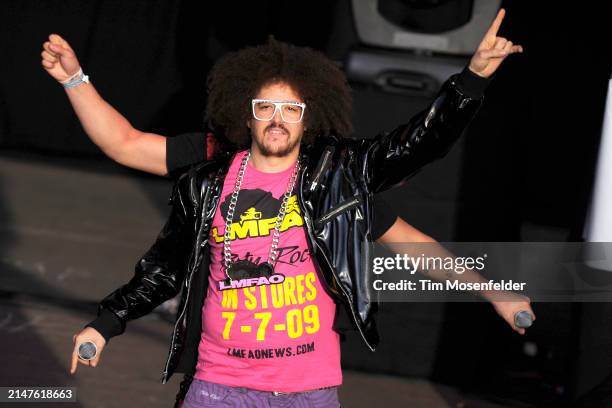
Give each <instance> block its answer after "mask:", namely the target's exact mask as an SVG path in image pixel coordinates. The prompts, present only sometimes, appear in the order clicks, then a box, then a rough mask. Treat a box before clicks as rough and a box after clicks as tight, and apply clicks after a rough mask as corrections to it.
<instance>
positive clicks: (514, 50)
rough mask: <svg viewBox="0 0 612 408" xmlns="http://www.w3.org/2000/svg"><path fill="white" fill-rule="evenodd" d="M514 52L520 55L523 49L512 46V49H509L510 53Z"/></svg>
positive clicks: (518, 46)
mask: <svg viewBox="0 0 612 408" xmlns="http://www.w3.org/2000/svg"><path fill="white" fill-rule="evenodd" d="M515 52H519V53H522V52H523V47H521V46H520V45H513V46H512V48H511V49H510V53H511V54H513V53H515Z"/></svg>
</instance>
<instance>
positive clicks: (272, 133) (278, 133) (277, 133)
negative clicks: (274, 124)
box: [266, 128, 287, 137]
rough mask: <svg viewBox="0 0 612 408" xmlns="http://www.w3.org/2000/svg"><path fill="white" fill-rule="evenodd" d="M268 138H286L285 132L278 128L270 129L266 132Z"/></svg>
mask: <svg viewBox="0 0 612 408" xmlns="http://www.w3.org/2000/svg"><path fill="white" fill-rule="evenodd" d="M266 132H267V133H268V134H269V135H270V136H277V137H278V136H287V132H286V131H284V130H283V129H280V128H271V129H268V130H267V131H266Z"/></svg>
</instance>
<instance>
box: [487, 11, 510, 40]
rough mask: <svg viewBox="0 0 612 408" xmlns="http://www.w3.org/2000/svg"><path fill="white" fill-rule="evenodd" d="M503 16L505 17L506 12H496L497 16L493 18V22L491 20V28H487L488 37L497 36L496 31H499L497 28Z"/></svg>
mask: <svg viewBox="0 0 612 408" xmlns="http://www.w3.org/2000/svg"><path fill="white" fill-rule="evenodd" d="M505 15H506V10H504V9H499V11H498V12H497V16H496V17H495V20H493V23H492V24H491V27H489V31H487V35H488V36H496V35H497V31H498V30H499V27H500V26H501V23H502V21H503V19H504V16H505Z"/></svg>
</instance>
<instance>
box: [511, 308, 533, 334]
mask: <svg viewBox="0 0 612 408" xmlns="http://www.w3.org/2000/svg"><path fill="white" fill-rule="evenodd" d="M532 324H533V318H532V317H531V314H529V312H528V311H526V310H521V311H520V312H517V313H516V314H515V315H514V325H515V326H516V327H520V328H522V329H526V328H527V327H530V326H531V325H532Z"/></svg>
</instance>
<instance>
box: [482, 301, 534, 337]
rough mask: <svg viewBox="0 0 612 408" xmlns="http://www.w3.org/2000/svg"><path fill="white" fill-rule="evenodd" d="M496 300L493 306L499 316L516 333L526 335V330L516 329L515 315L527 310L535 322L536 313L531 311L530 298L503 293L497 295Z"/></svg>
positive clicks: (492, 303) (492, 302)
mask: <svg viewBox="0 0 612 408" xmlns="http://www.w3.org/2000/svg"><path fill="white" fill-rule="evenodd" d="M495 299H497V300H491V305H493V307H494V308H495V311H496V312H497V314H499V315H500V316H501V317H502V319H504V320H505V321H506V322H507V323H508V324H509V325H510V327H512V329H513V330H514V331H516V332H518V333H520V334H525V328H522V327H516V326H515V325H514V315H516V314H517V313H518V312H520V311H522V310H525V311H527V312H529V314H530V315H531V317H532V319H533V321H535V319H536V317H535V313H533V310H531V306H530V300H529V298H528V297H526V296H523V295H519V294H517V293H513V292H502V293H500V294H497V295H495Z"/></svg>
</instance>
